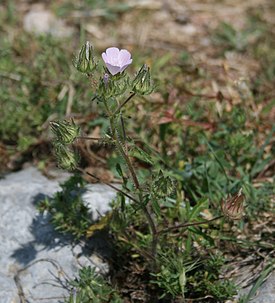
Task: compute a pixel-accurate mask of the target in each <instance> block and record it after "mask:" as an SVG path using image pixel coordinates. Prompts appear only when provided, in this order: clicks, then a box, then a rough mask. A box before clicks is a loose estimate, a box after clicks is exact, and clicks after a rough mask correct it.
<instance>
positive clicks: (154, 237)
mask: <svg viewBox="0 0 275 303" xmlns="http://www.w3.org/2000/svg"><path fill="white" fill-rule="evenodd" d="M134 95H135V94H134V93H132V94H131V95H130V96H129V97H128V99H126V101H125V102H123V103H122V104H121V106H119V108H118V109H117V110H116V111H115V114H116V113H117V112H119V111H120V109H121V108H122V106H124V105H125V104H126V103H127V102H128V101H129V100H130V99H131V98H132V97H133V96H134ZM104 105H105V107H106V110H107V112H108V113H110V111H109V108H108V104H107V102H104ZM115 114H113V115H109V120H110V126H111V132H112V136H113V139H114V142H115V145H116V147H117V149H118V151H119V152H120V154H121V155H122V157H123V159H124V161H125V162H126V164H127V167H128V169H129V171H130V174H131V177H132V179H133V182H134V185H135V187H136V189H138V190H139V202H140V203H142V200H143V195H142V190H141V189H140V184H139V181H138V178H137V175H136V172H135V169H134V167H133V165H132V162H131V160H130V158H129V156H128V155H127V154H126V152H125V150H124V146H123V144H121V142H120V140H119V138H118V136H117V133H116V128H115V122H114V117H115ZM142 210H143V212H144V215H145V216H146V218H147V221H148V224H149V226H150V230H151V234H152V247H151V250H152V256H153V258H155V255H156V250H157V241H158V231H157V228H156V224H155V222H154V219H153V217H152V215H151V214H150V211H149V208H148V206H147V205H146V206H144V207H142Z"/></svg>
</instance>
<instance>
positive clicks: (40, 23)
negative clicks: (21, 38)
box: [23, 5, 73, 38]
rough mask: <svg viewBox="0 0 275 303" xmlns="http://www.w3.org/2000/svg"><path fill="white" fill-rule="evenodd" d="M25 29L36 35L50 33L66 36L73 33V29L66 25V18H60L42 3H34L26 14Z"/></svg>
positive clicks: (56, 35)
mask: <svg viewBox="0 0 275 303" xmlns="http://www.w3.org/2000/svg"><path fill="white" fill-rule="evenodd" d="M23 27H24V30H25V31H27V32H29V33H34V34H36V35H43V34H44V35H46V34H50V35H52V36H54V37H57V38H66V37H69V36H71V35H72V33H73V29H72V28H71V27H68V26H66V24H65V22H64V20H62V19H58V18H57V17H56V16H54V14H53V13H52V12H51V11H49V10H46V9H45V8H44V7H43V6H41V5H33V6H32V8H31V10H30V11H29V12H28V13H27V14H26V15H25V16H24V20H23Z"/></svg>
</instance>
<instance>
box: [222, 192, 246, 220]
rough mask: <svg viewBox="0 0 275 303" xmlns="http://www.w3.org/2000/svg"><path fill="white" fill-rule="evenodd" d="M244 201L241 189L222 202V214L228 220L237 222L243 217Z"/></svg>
mask: <svg viewBox="0 0 275 303" xmlns="http://www.w3.org/2000/svg"><path fill="white" fill-rule="evenodd" d="M244 201H245V195H244V193H243V192H242V188H241V189H240V190H239V191H238V192H237V193H236V194H235V195H233V196H232V197H231V196H230V197H228V198H227V199H226V200H225V201H224V200H223V201H222V204H221V208H222V212H223V213H224V215H225V216H226V217H228V218H229V219H232V220H239V219H241V218H242V216H243V212H244Z"/></svg>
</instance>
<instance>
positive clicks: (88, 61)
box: [73, 41, 97, 74]
mask: <svg viewBox="0 0 275 303" xmlns="http://www.w3.org/2000/svg"><path fill="white" fill-rule="evenodd" d="M73 64H74V67H75V68H76V69H77V70H78V71H80V72H81V73H85V74H88V73H91V72H93V71H94V70H95V68H96V65H97V64H96V62H95V59H94V49H93V46H92V45H91V43H90V42H88V41H87V42H86V43H85V44H84V45H83V46H82V48H81V50H80V51H79V54H78V56H76V57H75V58H74V60H73Z"/></svg>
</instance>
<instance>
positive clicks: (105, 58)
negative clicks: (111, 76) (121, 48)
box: [101, 53, 109, 63]
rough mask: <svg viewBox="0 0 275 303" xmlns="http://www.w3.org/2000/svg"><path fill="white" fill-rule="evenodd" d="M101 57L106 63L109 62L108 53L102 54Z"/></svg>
mask: <svg viewBox="0 0 275 303" xmlns="http://www.w3.org/2000/svg"><path fill="white" fill-rule="evenodd" d="M101 57H102V59H103V61H104V62H105V63H107V62H109V61H108V57H107V55H106V53H102V54H101Z"/></svg>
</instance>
